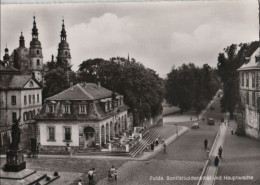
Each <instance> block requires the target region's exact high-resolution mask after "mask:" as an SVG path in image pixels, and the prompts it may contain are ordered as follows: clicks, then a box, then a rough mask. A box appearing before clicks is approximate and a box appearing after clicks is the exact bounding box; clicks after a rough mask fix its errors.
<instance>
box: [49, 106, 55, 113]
mask: <svg viewBox="0 0 260 185" xmlns="http://www.w3.org/2000/svg"><path fill="white" fill-rule="evenodd" d="M49 112H50V113H54V106H53V105H49Z"/></svg>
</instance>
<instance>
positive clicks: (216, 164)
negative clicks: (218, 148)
mask: <svg viewBox="0 0 260 185" xmlns="http://www.w3.org/2000/svg"><path fill="white" fill-rule="evenodd" d="M218 163H219V158H218V156H216V157H215V160H214V165H215V166H216V167H218Z"/></svg>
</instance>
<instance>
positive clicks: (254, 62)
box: [237, 0, 260, 140]
mask: <svg viewBox="0 0 260 185" xmlns="http://www.w3.org/2000/svg"><path fill="white" fill-rule="evenodd" d="M258 3H259V7H260V0H258ZM259 39H260V11H259ZM245 60H246V63H245V64H244V65H242V66H241V67H240V68H239V69H238V72H239V93H240V100H241V104H240V105H239V106H238V107H237V132H238V134H240V135H244V134H246V135H247V136H250V137H253V138H255V139H258V140H260V81H259V80H260V47H258V48H257V49H256V50H255V52H254V53H253V54H252V55H251V56H250V57H246V58H245Z"/></svg>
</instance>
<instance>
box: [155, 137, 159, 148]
mask: <svg viewBox="0 0 260 185" xmlns="http://www.w3.org/2000/svg"><path fill="white" fill-rule="evenodd" d="M155 144H156V146H157V145H158V144H159V140H158V138H157V139H156V140H155Z"/></svg>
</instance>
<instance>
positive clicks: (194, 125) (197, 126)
mask: <svg viewBox="0 0 260 185" xmlns="http://www.w3.org/2000/svg"><path fill="white" fill-rule="evenodd" d="M191 128H193V129H197V128H200V126H199V123H193V125H192V126H191Z"/></svg>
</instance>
